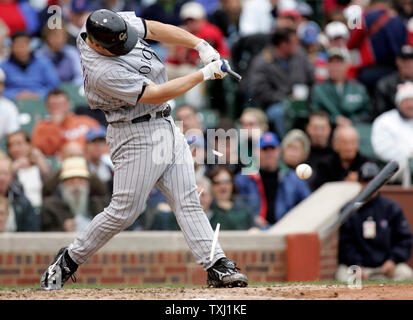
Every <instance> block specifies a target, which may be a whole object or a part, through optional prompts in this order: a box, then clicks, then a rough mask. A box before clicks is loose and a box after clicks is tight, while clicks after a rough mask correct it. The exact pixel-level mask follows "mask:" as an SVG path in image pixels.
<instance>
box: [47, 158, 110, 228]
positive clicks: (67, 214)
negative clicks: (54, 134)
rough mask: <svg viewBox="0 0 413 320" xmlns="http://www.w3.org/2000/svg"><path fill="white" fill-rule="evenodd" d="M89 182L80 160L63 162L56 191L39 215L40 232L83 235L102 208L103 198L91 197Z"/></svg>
mask: <svg viewBox="0 0 413 320" xmlns="http://www.w3.org/2000/svg"><path fill="white" fill-rule="evenodd" d="M89 179H90V172H89V170H88V168H87V163H86V160H85V159H84V158H82V157H72V158H67V159H66V160H64V161H63V163H62V170H61V171H60V174H59V184H58V186H57V188H55V191H54V193H53V194H52V195H50V196H48V197H45V198H44V199H43V206H42V209H41V211H40V216H41V227H42V231H68V232H74V231H76V232H80V231H83V230H84V229H85V228H86V227H87V226H88V224H89V222H90V221H91V220H92V219H93V217H94V216H95V215H97V214H98V213H99V212H101V211H102V210H103V209H104V208H105V206H106V205H107V204H108V199H107V197H102V196H99V195H96V194H94V193H93V191H92V190H91V188H90V184H89Z"/></svg>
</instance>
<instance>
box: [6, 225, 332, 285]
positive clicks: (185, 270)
mask: <svg viewBox="0 0 413 320" xmlns="http://www.w3.org/2000/svg"><path fill="white" fill-rule="evenodd" d="M19 236H20V237H21V238H18V237H19ZM2 237H3V238H2ZM7 237H8V238H5V237H4V236H3V235H0V285H4V286H23V285H37V284H39V282H40V277H41V275H42V273H43V272H44V271H45V269H46V268H47V267H48V266H49V265H50V264H51V263H52V261H53V259H54V257H55V254H56V252H57V250H58V249H59V248H60V247H61V246H62V245H61V244H67V243H70V242H69V241H71V240H72V237H71V236H70V235H67V234H63V235H59V234H56V239H54V240H53V236H51V235H48V237H49V238H47V239H45V238H44V236H43V237H42V236H41V235H39V234H37V235H35V234H34V235H33V236H30V237H28V236H27V237H25V236H22V235H21V234H20V235H8V236H7ZM16 238H17V239H16ZM155 239H156V241H155ZM5 240H6V241H5ZM220 243H221V245H222V247H223V248H224V250H225V252H226V255H227V256H228V258H230V259H232V260H234V261H236V262H237V266H238V267H240V268H241V271H242V272H243V273H245V274H246V275H247V276H248V278H249V280H250V283H253V282H274V281H285V280H286V270H287V266H286V252H285V250H286V249H285V243H284V239H283V238H277V237H273V236H269V235H268V234H258V235H251V234H248V233H245V232H240V233H231V232H222V233H221V234H220ZM40 248H42V249H40ZM165 248H168V250H165ZM321 248H322V249H321V255H320V257H321V263H320V266H321V273H320V274H321V275H322V279H323V280H331V279H333V276H334V272H335V268H336V266H337V262H336V256H337V234H332V235H330V236H329V237H328V238H326V239H324V240H322V241H321ZM303 267H304V266H303ZM77 279H78V281H77V282H78V283H84V284H100V285H145V284H155V283H163V284H171V283H172V284H173V283H175V284H202V285H205V284H206V272H205V271H204V270H203V269H202V268H201V266H199V265H197V264H196V262H195V260H194V257H193V255H192V253H191V252H190V251H188V249H187V245H186V243H185V241H184V239H183V237H182V235H181V234H180V233H177V234H173V235H171V236H168V234H162V235H161V236H160V235H159V234H153V236H152V235H150V234H143V235H142V234H140V233H136V234H131V233H128V234H126V235H122V236H120V237H118V236H117V238H114V239H112V241H111V242H110V243H109V244H108V245H106V246H105V247H103V248H101V250H100V251H98V253H96V254H95V255H93V256H92V257H91V258H90V259H89V261H88V262H86V263H85V264H84V265H82V266H81V267H80V268H79V270H78V272H77Z"/></svg>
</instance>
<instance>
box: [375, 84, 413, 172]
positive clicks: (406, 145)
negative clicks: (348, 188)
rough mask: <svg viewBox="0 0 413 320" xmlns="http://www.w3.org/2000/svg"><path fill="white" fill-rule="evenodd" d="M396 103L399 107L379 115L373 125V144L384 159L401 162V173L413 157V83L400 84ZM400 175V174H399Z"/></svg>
mask: <svg viewBox="0 0 413 320" xmlns="http://www.w3.org/2000/svg"><path fill="white" fill-rule="evenodd" d="M395 103H396V106H397V108H396V109H392V110H390V111H386V112H384V113H383V114H381V115H380V116H378V117H377V118H376V119H375V120H374V122H373V126H372V131H371V144H372V146H373V149H374V152H375V153H376V155H377V156H378V157H379V159H381V160H383V161H390V160H396V161H398V162H399V165H400V170H399V174H401V173H402V172H403V171H404V169H405V168H406V169H408V167H407V166H408V163H407V161H408V159H409V158H413V144H412V137H413V83H412V82H407V83H404V84H401V85H399V87H398V89H397V93H396V98H395ZM399 177H400V176H399Z"/></svg>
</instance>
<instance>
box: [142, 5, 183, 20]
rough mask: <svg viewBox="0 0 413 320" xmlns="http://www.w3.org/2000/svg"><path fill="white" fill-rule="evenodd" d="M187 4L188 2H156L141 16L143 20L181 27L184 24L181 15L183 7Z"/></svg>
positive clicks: (143, 11)
mask: <svg viewBox="0 0 413 320" xmlns="http://www.w3.org/2000/svg"><path fill="white" fill-rule="evenodd" d="M186 2H187V0H177V1H172V0H156V1H154V2H153V3H152V4H150V5H149V6H147V7H146V8H144V9H143V10H142V13H141V15H140V16H141V17H142V18H143V19H148V20H155V21H159V22H162V23H167V24H172V25H174V26H179V25H181V24H182V20H181V18H180V16H179V13H180V11H181V7H182V5H183V4H184V3H186Z"/></svg>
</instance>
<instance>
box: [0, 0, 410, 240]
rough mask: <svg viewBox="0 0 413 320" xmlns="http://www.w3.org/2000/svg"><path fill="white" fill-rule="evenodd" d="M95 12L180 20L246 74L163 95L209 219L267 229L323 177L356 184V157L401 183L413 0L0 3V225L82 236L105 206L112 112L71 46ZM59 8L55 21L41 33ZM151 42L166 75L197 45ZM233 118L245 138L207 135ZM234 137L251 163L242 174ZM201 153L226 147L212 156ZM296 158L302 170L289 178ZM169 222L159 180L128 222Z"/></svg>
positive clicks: (406, 176) (192, 59) (184, 69)
mask: <svg viewBox="0 0 413 320" xmlns="http://www.w3.org/2000/svg"><path fill="white" fill-rule="evenodd" d="M53 5H57V6H58V7H51V6H53ZM353 5H354V6H353ZM56 8H57V9H56ZM97 8H108V9H112V10H114V11H135V12H136V15H137V16H140V17H142V18H145V19H151V20H157V21H161V22H164V23H169V24H173V25H176V26H180V27H182V28H185V29H187V30H188V31H190V32H192V33H193V34H195V35H197V36H198V37H200V38H203V39H205V40H207V41H208V42H209V43H210V44H211V45H212V46H213V47H214V48H215V49H216V50H217V51H218V52H219V53H220V55H221V57H223V58H226V59H228V60H229V61H230V64H231V66H232V68H233V69H234V70H235V71H236V72H238V73H240V74H241V75H242V77H243V80H242V81H241V82H236V81H235V80H234V79H232V78H230V77H226V78H224V79H223V80H221V81H209V82H206V83H202V84H200V85H198V86H197V87H195V88H193V89H192V90H191V91H189V92H188V93H187V94H185V95H184V96H182V97H179V98H177V99H175V100H172V101H170V105H171V106H172V108H173V116H174V118H175V119H176V120H177V121H182V131H183V133H184V134H186V136H187V139H188V141H189V142H190V147H191V150H192V152H193V156H194V159H197V161H196V163H195V171H196V176H197V183H198V189H199V192H200V199H201V204H202V206H203V208H204V210H205V213H206V214H207V215H208V218H209V219H210V222H211V225H212V227H213V228H215V226H216V224H217V223H218V222H219V223H220V224H221V229H223V230H249V229H252V228H256V229H261V230H265V229H268V228H269V227H271V226H273V225H274V224H276V223H277V222H278V221H279V220H280V219H281V218H282V217H283V216H284V215H285V214H286V213H287V212H288V211H289V210H291V209H292V208H294V207H295V206H296V205H297V204H298V203H300V202H301V201H302V200H303V199H305V198H306V197H308V196H309V195H310V194H311V193H312V192H314V191H315V190H316V189H317V188H319V187H320V186H322V185H323V184H324V183H326V182H331V181H361V178H362V176H361V174H360V172H361V170H362V168H363V165H365V164H366V163H368V164H370V165H371V164H372V163H373V164H374V163H375V164H376V165H377V166H378V167H381V166H382V165H383V164H384V163H385V162H386V161H389V160H397V161H399V163H400V164H401V170H400V172H399V174H398V175H397V177H396V179H395V180H394V181H393V183H395V184H404V185H408V184H409V183H410V161H409V159H410V157H412V156H413V143H412V142H411V137H412V136H413V83H410V81H413V20H411V17H412V16H413V1H412V0H393V1H390V0H389V1H385V0H370V1H369V0H353V1H350V0H325V1H321V0H308V1H303V0H302V1H300V0H199V1H186V0H176V1H174V0H134V1H132V0H131V1H127V0H94V1H86V0H49V1H47V0H27V1H25V0H21V1H13V0H0V139H1V149H2V151H1V153H0V232H4V231H5V232H14V231H81V230H84V228H85V226H87V224H88V223H89V221H90V220H91V219H93V217H94V216H95V215H96V214H98V213H99V212H101V211H102V210H103V208H104V207H106V206H107V205H108V203H109V201H110V197H111V191H112V185H113V165H112V163H111V161H110V156H109V154H108V147H107V145H106V141H105V136H106V127H107V123H106V121H105V117H104V114H103V113H102V112H101V111H99V110H91V109H90V108H89V106H88V104H87V102H86V100H85V98H84V93H83V88H82V84H83V79H82V74H81V65H80V60H79V54H78V51H77V49H76V47H75V40H76V37H77V35H78V33H79V30H80V28H81V27H82V25H83V24H84V23H85V21H86V18H87V17H88V15H89V14H90V13H91V12H92V11H93V10H94V9H97ZM56 10H57V11H56ZM56 14H61V16H62V17H63V21H62V24H61V27H60V28H50V24H51V23H52V24H53V23H56V20H54V19H55V17H56ZM151 45H152V46H153V47H154V49H155V51H156V52H157V53H158V55H159V57H160V58H161V59H162V60H163V61H164V63H165V65H166V68H167V71H168V75H169V78H170V79H173V78H175V77H179V76H181V75H184V74H187V73H188V72H191V71H192V70H196V69H198V68H199V67H200V66H201V64H200V62H199V58H198V54H197V52H196V51H195V50H189V49H186V48H181V47H165V46H163V45H161V44H159V43H151ZM231 128H236V129H246V130H249V131H248V132H249V134H248V135H247V136H246V137H245V139H238V143H237V144H233V143H230V141H231V137H228V139H227V143H226V144H224V145H221V146H219V145H218V144H217V143H215V144H214V141H212V142H211V141H208V139H206V137H207V129H224V130H225V131H226V130H229V129H231ZM194 129H196V130H197V132H202V133H203V134H201V135H198V136H194V135H193V133H191V131H192V132H195V131H194ZM252 129H257V130H259V131H258V132H259V136H258V137H257V139H256V141H258V142H257V143H253V141H255V140H254V139H253V137H252V136H253V134H252V132H253V131H252ZM255 132H257V131H255ZM243 144H245V145H247V146H248V147H247V150H248V151H251V152H252V154H253V155H254V156H256V157H259V168H258V170H257V171H256V172H252V173H250V174H243V173H242V172H241V170H242V169H243V167H245V164H244V163H243V162H242V161H241V160H240V149H242V145H243ZM209 149H215V150H217V151H219V152H220V153H222V154H223V156H221V157H218V156H217V157H216V159H215V160H216V162H215V163H209V162H208V163H206V162H205V161H203V160H205V157H206V154H207V151H208V150H209ZM256 151H259V152H256ZM233 155H234V157H232V156H233ZM200 157H201V159H199V158H200ZM234 159H235V160H234ZM200 160H201V161H200ZM300 163H308V164H309V165H311V167H312V168H313V175H312V177H311V178H310V179H309V180H306V181H304V180H300V179H298V178H297V176H296V174H295V167H296V166H297V165H298V164H300ZM136 192H137V193H139V190H136ZM178 229H179V226H178V224H177V222H176V219H175V217H174V215H173V213H172V212H171V208H170V206H169V205H168V202H167V200H166V198H165V197H164V196H163V195H162V193H161V192H160V191H159V190H158V189H156V188H155V189H154V190H153V192H152V193H151V195H150V196H149V199H148V201H147V205H146V208H145V210H144V212H143V213H142V215H141V216H140V217H139V218H138V220H137V221H136V222H135V224H133V225H132V226H131V227H129V228H128V230H178ZM409 245H410V244H409ZM409 248H410V247H409Z"/></svg>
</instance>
